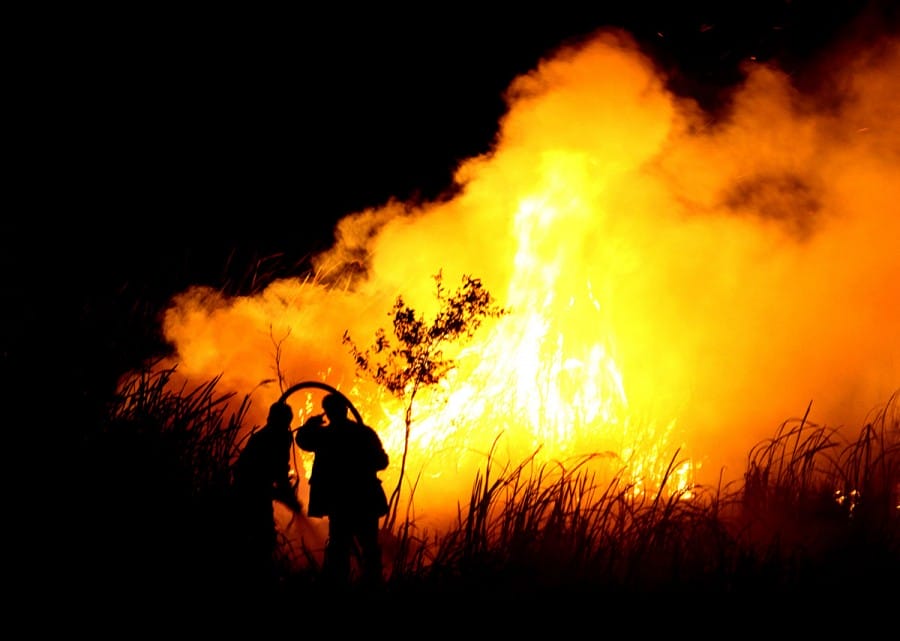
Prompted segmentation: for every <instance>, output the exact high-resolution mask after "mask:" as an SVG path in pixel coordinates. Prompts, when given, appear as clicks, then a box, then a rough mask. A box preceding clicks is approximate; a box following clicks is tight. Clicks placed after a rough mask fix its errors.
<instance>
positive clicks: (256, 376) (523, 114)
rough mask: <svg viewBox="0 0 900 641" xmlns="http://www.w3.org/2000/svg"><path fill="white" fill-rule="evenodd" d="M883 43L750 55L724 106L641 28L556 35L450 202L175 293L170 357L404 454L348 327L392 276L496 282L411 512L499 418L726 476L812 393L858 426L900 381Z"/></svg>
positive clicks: (534, 439)
mask: <svg viewBox="0 0 900 641" xmlns="http://www.w3.org/2000/svg"><path fill="white" fill-rule="evenodd" d="M868 45H869V46H867V47H866V48H865V49H863V48H857V49H855V50H852V51H851V50H850V49H844V50H841V51H839V52H838V51H835V52H833V53H832V54H831V57H830V58H829V59H828V60H822V64H821V65H820V67H821V69H823V70H824V71H826V72H827V74H828V81H827V82H821V83H819V85H818V86H820V87H821V88H822V89H821V90H820V91H817V92H810V91H808V90H806V89H805V90H804V91H800V90H799V89H798V88H797V87H795V86H794V85H793V84H792V78H791V77H789V76H788V75H787V74H786V73H784V72H782V71H781V70H779V69H778V68H775V67H772V66H768V65H765V64H750V65H749V66H748V67H746V69H745V71H746V81H745V82H743V83H742V84H741V86H740V87H738V88H737V89H736V90H735V91H734V93H733V95H732V96H731V99H730V103H729V106H728V108H727V110H726V111H725V112H724V113H722V114H717V116H716V117H715V118H713V117H711V116H710V115H709V114H707V113H705V112H704V111H703V110H702V109H701V108H700V107H699V106H698V105H697V104H696V103H695V102H694V101H692V100H691V99H689V98H684V97H679V96H676V95H674V94H673V93H672V92H670V91H669V90H667V88H666V79H665V78H664V77H663V75H662V74H661V73H660V72H659V71H658V70H657V69H656V68H655V65H654V64H653V61H652V60H650V59H648V58H647V57H645V56H644V55H643V54H642V53H640V51H639V50H638V48H637V47H636V46H635V45H634V43H633V42H632V40H631V38H630V37H629V35H628V34H626V33H622V32H617V31H608V30H607V31H603V32H600V33H598V34H597V35H596V37H594V38H593V39H591V40H590V41H588V42H586V43H583V44H581V45H579V46H574V47H568V48H564V49H561V50H559V51H556V52H553V55H550V56H548V57H547V58H545V59H544V60H543V61H541V62H540V64H538V65H537V66H536V68H535V69H534V70H533V71H532V72H531V73H528V74H527V75H524V76H522V77H518V78H516V79H514V80H513V81H512V83H511V85H510V86H509V89H508V93H507V98H508V111H507V113H506V115H505V117H504V118H503V120H502V122H501V123H500V127H499V133H498V135H497V138H496V140H495V141H494V144H493V146H492V147H491V150H490V152H489V153H486V154H484V155H483V156H480V157H475V158H470V159H468V160H466V161H465V162H463V163H461V164H460V166H459V167H458V170H457V172H456V183H457V184H456V185H455V188H454V190H453V191H452V192H451V194H450V195H448V197H447V198H445V199H441V200H440V201H436V202H424V203H422V202H415V203H408V202H401V201H396V200H395V201H391V202H388V203H386V204H384V205H381V206H376V207H372V208H371V209H369V210H366V211H361V212H352V213H349V214H348V215H347V216H346V217H345V218H344V219H343V220H341V221H340V222H339V223H338V225H337V228H336V238H337V240H336V243H335V245H334V247H333V248H331V249H330V251H327V252H325V253H323V254H322V255H320V256H318V257H317V258H316V261H315V271H314V273H312V274H310V276H309V278H308V279H307V280H305V281H300V280H296V279H287V280H282V281H279V282H276V283H273V284H272V285H271V286H270V287H268V289H266V291H265V292H263V293H262V294H260V295H258V296H253V297H237V298H226V297H224V296H222V295H220V294H219V293H217V292H212V291H208V290H199V289H198V290H190V291H186V292H184V293H182V294H181V295H179V296H177V297H175V298H174V299H173V301H172V304H171V308H170V309H169V311H168V313H167V315H166V319H165V328H164V329H165V334H166V336H167V338H168V340H170V341H171V342H172V344H173V345H174V346H175V348H176V350H177V356H176V360H177V361H178V363H179V372H180V374H181V375H183V376H186V377H188V378H189V379H192V380H196V381H200V380H205V379H208V378H209V377H212V376H216V375H219V374H222V379H221V382H220V384H219V389H220V390H221V391H231V390H233V391H236V392H237V393H238V396H240V397H242V396H243V395H245V394H248V393H252V394H253V399H254V405H253V408H254V410H253V411H254V412H256V414H255V415H254V416H253V418H255V419H258V420H260V421H261V420H262V418H263V416H264V411H265V408H266V407H267V405H268V403H270V402H272V401H273V400H275V399H276V398H278V396H279V395H280V391H281V390H280V389H279V387H278V385H277V384H274V383H272V384H268V385H264V386H259V383H260V382H261V381H263V380H265V379H272V378H277V377H278V375H279V373H280V374H281V375H282V377H283V379H284V380H283V383H285V384H292V383H296V382H299V381H304V380H319V381H324V382H327V383H329V384H330V385H332V386H335V387H338V388H339V389H341V390H342V391H344V392H345V393H347V394H348V395H349V396H350V397H351V398H352V399H354V402H355V403H356V405H357V406H358V408H359V409H360V410H361V411H362V412H363V414H364V415H365V416H366V418H367V420H368V421H369V422H370V423H371V424H372V425H373V426H374V427H375V428H376V429H377V430H378V431H379V433H381V434H382V437H383V438H384V439H385V442H386V444H388V445H389V448H390V449H391V451H392V460H393V461H395V462H396V463H397V464H398V463H399V453H400V448H401V446H402V428H403V425H402V412H401V411H399V410H398V409H397V407H396V406H392V405H391V404H390V402H388V401H386V400H385V399H384V398H382V397H379V398H380V400H379V401H377V402H376V401H374V400H373V399H374V398H375V396H374V392H373V391H372V388H371V387H370V386H368V387H367V384H366V383H365V381H357V380H356V376H355V371H354V366H353V361H352V359H351V357H350V355H349V352H348V349H347V347H346V346H345V345H343V344H342V341H341V337H342V336H343V334H344V332H345V331H349V333H350V335H351V336H352V337H353V338H354V339H355V340H356V341H357V342H358V343H359V344H360V345H361V346H368V345H369V344H370V343H371V340H372V337H373V334H374V331H375V329H376V328H379V327H384V328H387V329H389V328H390V318H389V317H388V312H389V311H390V307H391V304H392V303H393V301H394V299H395V298H396V297H397V296H398V295H402V296H403V297H404V299H405V300H406V301H407V302H408V303H409V304H410V305H411V306H412V307H414V308H415V309H417V310H420V311H421V312H423V313H425V314H426V315H427V314H430V313H432V312H433V309H432V307H433V302H434V281H433V278H432V277H433V276H434V275H435V274H436V273H437V272H438V271H441V272H442V273H443V276H444V282H445V283H446V284H447V285H448V286H450V287H453V286H455V284H456V283H457V282H458V279H459V278H460V276H461V275H463V274H470V275H474V276H476V277H478V278H480V279H482V281H483V283H484V285H485V287H486V288H487V289H488V290H489V291H490V292H491V293H492V294H493V295H494V297H495V298H496V299H497V300H498V302H499V303H500V304H501V305H504V306H506V307H508V308H509V309H510V311H511V314H510V315H509V316H508V317H506V318H504V319H501V320H499V321H496V322H492V323H489V324H486V325H485V326H484V327H482V329H481V330H480V332H479V334H478V335H477V336H476V339H475V342H474V343H473V344H471V345H468V346H467V349H466V350H464V351H460V352H459V353H458V356H459V358H460V368H459V371H458V372H457V373H456V374H455V376H454V377H452V378H451V379H450V380H449V381H448V385H447V386H446V387H444V388H442V389H441V390H437V391H436V392H435V394H434V396H433V397H431V398H429V397H428V396H425V397H423V400H422V402H421V405H419V406H418V407H419V412H420V413H419V414H417V415H416V418H415V419H414V420H415V421H417V422H414V425H413V431H414V433H416V434H417V435H418V436H417V437H416V439H415V440H414V442H413V443H412V450H413V451H418V455H417V456H418V458H414V459H411V464H412V467H411V472H412V474H413V475H415V474H416V472H417V471H418V469H421V470H424V474H423V480H422V487H421V488H420V490H419V492H420V494H419V495H418V496H419V498H418V499H417V504H418V507H419V509H420V511H421V512H428V511H429V510H430V511H431V512H440V511H442V510H444V508H447V509H448V510H449V511H450V512H451V513H455V509H456V502H457V501H464V500H465V499H466V497H467V496H468V492H469V490H470V488H471V481H472V476H473V470H475V469H476V468H477V467H478V465H479V464H481V463H483V455H484V453H485V452H486V451H488V450H489V449H490V444H491V443H492V442H493V441H494V440H495V438H496V436H497V434H498V433H500V432H503V433H504V434H506V435H508V438H509V441H510V442H518V443H520V444H521V451H519V450H516V449H515V448H512V447H511V448H509V450H508V451H509V452H510V453H514V454H519V453H523V452H524V453H527V452H528V451H531V450H532V449H534V448H540V447H542V448H543V449H542V450H541V451H542V452H544V453H545V454H546V456H547V458H548V459H560V458H563V457H564V456H570V455H575V454H578V452H577V451H573V448H576V447H579V448H580V447H582V446H583V447H595V448H597V449H598V450H599V449H602V450H603V451H611V452H613V453H614V454H615V456H616V457H617V460H620V461H627V457H626V456H625V450H627V449H629V448H630V447H631V444H632V441H634V442H635V443H639V445H637V447H644V448H650V449H652V448H654V447H657V446H659V447H661V448H662V449H664V450H666V451H665V452H662V453H661V456H662V459H667V458H668V456H670V455H671V452H672V450H674V449H675V448H682V452H683V453H684V454H685V455H686V456H689V457H690V458H691V460H692V461H694V463H695V464H696V466H697V470H696V472H697V474H698V479H699V480H701V481H710V482H713V481H714V480H715V478H716V477H717V475H718V473H719V472H720V470H722V469H724V471H725V476H726V478H739V477H740V475H741V474H742V473H743V470H744V464H745V462H746V456H747V453H748V452H749V450H750V448H751V447H752V446H753V445H755V444H756V443H757V442H758V441H759V440H761V439H763V438H767V437H769V436H772V435H773V434H774V432H775V430H776V429H777V427H778V425H780V424H781V423H782V422H783V421H784V420H787V419H789V418H792V417H796V416H801V415H802V414H803V413H804V412H805V411H806V409H807V406H808V405H809V404H810V402H812V407H811V412H810V420H812V421H814V422H817V423H819V424H827V425H831V426H834V427H839V426H844V427H845V428H846V429H847V430H848V432H849V433H850V434H851V435H853V434H855V433H856V432H857V431H858V430H859V428H860V427H861V426H862V424H863V422H864V420H865V419H866V416H867V414H868V412H870V411H871V410H873V409H875V408H877V407H878V406H879V405H881V404H883V403H884V402H885V401H886V400H887V399H888V398H889V397H890V395H891V394H892V393H893V392H894V391H895V390H896V389H898V387H900V333H898V328H900V83H898V82H897V80H896V79H897V78H898V77H900V44H898V42H897V41H896V40H880V41H872V42H869V43H868ZM348 188H349V187H348ZM448 399H449V400H448ZM291 402H292V403H293V404H294V405H295V407H296V408H297V409H298V410H299V411H301V413H307V412H309V411H313V410H315V402H316V401H315V399H314V398H313V397H312V395H304V396H303V397H302V398H301V397H300V395H297V397H295V398H292V400H291ZM520 428H521V429H522V433H521V434H519V435H517V432H516V430H517V429H520ZM438 432H440V434H441V437H440V438H436V436H435V434H436V433H438ZM610 434H615V437H614V438H612V437H609V438H607V436H604V435H610ZM517 439H518V440H517ZM448 450H450V451H452V456H448V457H447V458H446V459H442V458H441V456H442V452H446V451H448ZM461 451H472V452H474V453H475V455H474V458H473V461H472V463H471V465H467V464H465V463H464V462H463V457H461V456H460V454H459V453H460V452H461ZM666 452H668V454H667V453H666ZM479 457H482V458H479ZM704 473H707V476H706V477H705V478H704V476H703V475H704ZM395 476H396V469H394V466H393V465H392V468H391V470H389V473H388V474H386V475H385V478H386V481H385V484H386V486H389V485H391V480H392V478H395ZM438 477H439V478H441V479H442V480H441V483H439V484H435V487H434V489H431V490H430V489H429V486H428V483H427V481H428V479H430V478H438Z"/></svg>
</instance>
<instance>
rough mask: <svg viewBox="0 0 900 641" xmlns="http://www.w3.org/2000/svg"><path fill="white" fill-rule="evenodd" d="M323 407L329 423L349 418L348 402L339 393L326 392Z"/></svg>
mask: <svg viewBox="0 0 900 641" xmlns="http://www.w3.org/2000/svg"><path fill="white" fill-rule="evenodd" d="M322 409H323V410H324V411H325V416H327V417H328V422H329V423H335V422H337V421H343V420H345V419H346V418H347V403H346V402H345V401H344V399H343V398H341V397H340V396H338V395H337V394H326V395H325V397H324V398H323V399H322Z"/></svg>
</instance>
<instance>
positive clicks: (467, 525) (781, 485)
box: [80, 370, 900, 602]
mask: <svg viewBox="0 0 900 641" xmlns="http://www.w3.org/2000/svg"><path fill="white" fill-rule="evenodd" d="M171 374H172V370H163V371H155V372H154V371H152V370H148V371H145V372H142V373H139V374H136V375H135V377H134V378H133V379H132V380H131V381H130V382H129V383H128V384H127V385H125V386H124V387H123V388H122V390H121V394H120V395H119V396H118V397H117V398H116V399H114V402H113V403H112V405H111V409H110V412H109V415H108V417H107V420H106V423H105V424H104V425H102V426H99V427H98V429H97V430H96V431H95V432H94V433H93V434H92V435H90V437H89V438H88V439H87V440H86V442H85V444H86V446H87V447H86V448H85V452H84V455H85V457H86V458H85V472H86V473H85V477H84V479H82V482H81V484H80V488H81V490H82V491H83V492H85V495H86V496H88V497H89V499H90V500H89V501H86V505H87V508H88V509H86V510H85V512H84V514H85V518H86V520H87V522H89V523H91V524H92V525H93V526H96V529H95V528H94V527H92V528H91V529H90V531H91V532H94V533H96V532H100V533H101V535H100V537H99V540H98V539H97V538H92V537H93V536H95V535H92V537H88V539H87V542H88V545H87V546H86V548H87V550H86V553H87V554H89V555H94V556H93V558H95V559H96V558H98V557H99V556H100V555H109V554H112V555H113V557H114V560H112V561H110V562H109V563H108V564H103V565H102V566H99V567H101V569H102V570H103V571H104V572H105V576H106V579H107V580H109V581H115V582H119V583H123V584H128V585H132V586H134V585H135V584H136V583H138V584H141V583H144V582H153V581H157V582H158V581H166V582H169V583H170V584H171V590H173V591H174V592H175V593H179V594H190V595H193V597H192V598H197V597H198V595H203V594H206V595H209V596H213V595H215V596H216V598H223V595H227V594H228V593H229V591H235V592H237V591H243V592H244V593H246V592H247V590H248V586H246V585H240V584H239V582H238V581H237V580H236V579H235V578H234V577H229V569H230V563H231V562H230V559H231V558H233V557H232V553H233V550H232V549H230V548H229V546H230V545H232V543H231V542H230V541H229V538H228V532H227V528H228V525H227V524H228V502H227V496H228V487H229V479H230V466H231V465H232V463H233V462H234V460H235V457H236V454H237V453H238V451H239V449H240V445H241V444H240V442H239V440H238V437H237V436H238V434H239V433H242V431H243V429H242V421H243V418H244V413H245V411H246V409H247V402H248V401H247V399H245V400H244V403H243V404H242V405H241V406H240V409H239V411H237V412H235V413H231V414H229V413H228V412H227V411H226V409H225V408H226V407H227V405H228V404H227V403H226V402H225V401H226V400H228V398H230V397H228V396H217V395H216V392H215V386H216V380H212V381H209V382H208V383H206V384H204V385H200V386H198V387H196V388H194V389H182V390H179V391H172V390H171V389H170V386H169V381H170V377H171ZM677 455H678V453H677V452H676V454H675V456H673V457H672V460H671V463H670V468H669V469H670V470H674V469H676V468H677V466H678V464H679V461H678V460H677ZM590 458H591V457H590V456H585V457H584V458H583V459H581V460H578V461H575V462H573V463H572V464H570V465H569V466H565V465H562V464H555V465H546V464H545V465H537V464H536V463H535V462H534V460H533V459H532V458H530V459H528V460H525V461H522V462H521V463H519V464H518V465H515V466H510V465H500V464H499V463H498V462H497V461H495V460H494V459H492V458H491V457H488V458H487V460H486V462H485V465H484V467H483V469H482V470H481V471H480V472H479V473H478V474H477V475H476V477H475V478H474V479H473V483H472V490H471V495H470V499H469V501H468V503H467V504H466V505H461V506H460V508H459V511H458V514H457V518H456V520H455V523H454V524H453V526H452V527H448V528H447V529H446V530H444V531H441V532H423V531H419V529H418V528H417V527H416V523H415V522H414V521H412V520H410V519H409V518H407V519H406V520H401V521H400V522H399V524H398V525H396V526H395V527H394V528H393V530H392V531H390V532H385V533H384V544H385V552H386V556H387V557H388V558H387V559H386V560H387V574H388V580H387V584H386V586H385V592H384V593H383V596H384V597H385V598H391V599H396V600H397V602H403V601H411V602H415V601H423V600H430V601H434V600H435V599H437V600H448V599H451V600H452V599H454V598H465V599H466V600H467V601H471V602H477V601H484V602H504V601H515V600H529V599H534V598H546V597H547V596H548V595H554V597H555V598H565V599H568V598H574V597H577V596H585V595H594V596H598V595H605V596H616V595H618V596H645V597H646V596H666V597H668V596H671V595H678V596H679V598H690V597H691V596H693V597H702V596H722V595H734V596H740V597H742V598H744V597H752V596H754V595H760V594H786V595H793V594H798V595H799V594H822V595H825V594H826V593H827V594H829V595H831V596H835V595H845V596H848V597H849V596H851V595H854V596H856V597H857V598H858V596H859V595H860V594H871V593H874V592H877V591H878V590H880V589H882V588H880V587H878V586H881V585H884V584H885V582H888V583H889V585H893V587H894V589H896V577H897V576H900V575H898V569H900V421H898V410H897V398H896V396H894V397H892V398H891V399H889V401H888V402H887V403H886V404H885V406H884V408H883V409H882V410H881V411H880V412H879V413H878V414H877V415H875V416H873V417H872V420H870V421H867V422H866V424H865V426H864V427H863V428H862V429H861V430H860V433H859V436H858V438H857V439H855V440H852V441H849V442H845V441H843V440H841V437H840V434H839V433H838V432H837V431H835V430H832V429H829V428H826V427H824V426H819V425H815V424H812V423H810V422H809V421H808V420H807V419H806V417H804V418H803V419H801V420H800V421H791V422H786V423H784V424H783V425H781V426H780V427H779V429H778V430H777V431H776V433H775V435H774V436H773V437H772V438H771V439H768V440H766V441H764V442H761V443H759V444H757V445H756V446H755V447H754V448H752V449H751V451H750V453H749V455H748V465H747V470H746V473H745V477H744V483H743V484H741V485H740V486H726V487H693V488H690V494H686V491H683V490H682V491H677V490H675V489H673V488H671V487H668V477H667V478H666V480H664V482H663V483H662V485H661V487H660V488H659V490H658V491H657V493H656V494H647V493H642V492H639V491H637V488H635V487H634V486H633V485H631V484H629V483H627V482H625V481H623V479H622V478H620V477H613V478H608V479H601V478H598V477H597V476H596V475H595V474H594V473H593V472H591V471H590V466H589V465H587V463H588V462H589V461H590ZM111 479H127V480H126V481H124V482H114V481H112V480H111ZM298 553H299V554H300V555H306V560H307V561H310V562H307V563H303V564H301V567H298V566H297V564H295V563H292V562H291V556H290V554H298ZM96 567H98V566H96V564H92V569H95V568H96ZM317 572H318V567H317V565H316V563H315V562H312V556H311V555H309V551H306V550H300V551H296V550H290V551H288V553H286V556H285V559H284V568H283V581H282V583H281V584H280V588H279V589H280V591H281V594H282V595H283V596H285V597H286V598H289V599H293V598H301V597H307V598H308V597H311V596H314V595H315V594H316V592H317V590H318V588H317V585H318V584H317V582H316V579H317ZM448 602H449V601H448Z"/></svg>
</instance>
